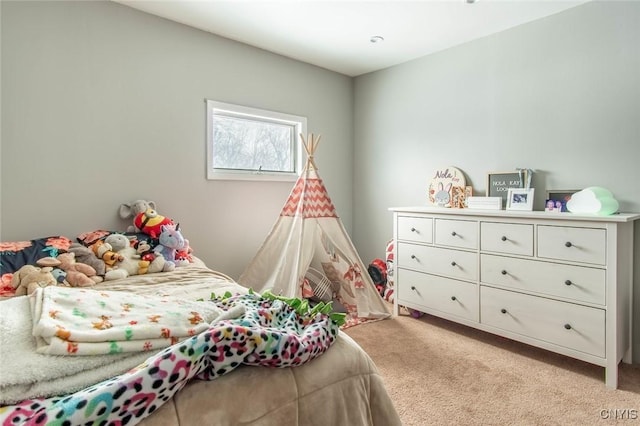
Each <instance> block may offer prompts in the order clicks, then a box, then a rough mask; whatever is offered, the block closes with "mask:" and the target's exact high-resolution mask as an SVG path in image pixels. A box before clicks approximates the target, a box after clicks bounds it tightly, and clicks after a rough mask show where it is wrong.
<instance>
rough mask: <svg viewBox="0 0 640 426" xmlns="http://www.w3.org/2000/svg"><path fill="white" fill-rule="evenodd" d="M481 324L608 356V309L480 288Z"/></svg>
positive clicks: (592, 353) (580, 350)
mask: <svg viewBox="0 0 640 426" xmlns="http://www.w3.org/2000/svg"><path fill="white" fill-rule="evenodd" d="M480 318H481V323H483V324H485V325H489V326H492V327H497V328H500V329H502V330H507V331H510V332H513V333H517V334H520V335H522V336H527V337H531V338H534V339H537V340H541V341H545V342H549V343H553V344H555V345H559V346H562V347H565V348H569V349H572V350H576V351H579V352H583V353H586V354H589V355H593V356H597V357H602V358H604V357H605V311H604V310H603V309H597V308H589V307H586V306H581V305H574V304H571V303H566V302H560V301H557V300H551V299H546V298H542V297H536V296H530V295H525V294H520V293H515V292H511V291H507V290H499V289H495V288H491V287H484V286H481V288H480Z"/></svg>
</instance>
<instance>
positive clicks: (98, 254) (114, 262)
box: [0, 200, 193, 297]
mask: <svg viewBox="0 0 640 426" xmlns="http://www.w3.org/2000/svg"><path fill="white" fill-rule="evenodd" d="M119 214H120V217H121V218H123V219H131V220H132V225H130V226H129V227H128V228H127V230H126V231H123V232H111V231H103V230H98V231H91V232H85V233H82V234H80V235H79V236H78V237H77V238H76V240H77V242H73V241H72V240H70V239H69V238H66V237H62V236H54V237H48V238H40V239H36V240H31V241H19V242H0V279H1V280H0V297H11V296H20V295H25V294H31V293H33V292H34V291H35V289H36V288H38V287H46V286H50V285H62V286H69V287H87V286H93V285H94V284H96V283H99V282H102V281H105V280H106V281H110V280H117V279H122V278H126V277H128V276H131V275H142V274H149V273H157V272H166V271H172V270H174V269H175V268H177V267H181V266H184V265H187V264H189V263H191V262H193V257H192V252H193V250H192V249H191V247H190V246H189V240H187V239H186V238H184V236H183V235H182V232H181V230H180V226H179V224H178V223H176V222H174V221H173V220H172V219H170V218H168V217H165V216H162V215H160V214H158V212H157V211H156V206H155V203H154V202H153V201H146V200H136V201H134V202H132V203H130V204H122V205H121V206H120V210H119Z"/></svg>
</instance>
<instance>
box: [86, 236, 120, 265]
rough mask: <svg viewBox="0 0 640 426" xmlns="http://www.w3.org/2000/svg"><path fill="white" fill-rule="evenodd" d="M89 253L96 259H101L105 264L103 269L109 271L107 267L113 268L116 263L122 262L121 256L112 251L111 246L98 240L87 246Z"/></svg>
mask: <svg viewBox="0 0 640 426" xmlns="http://www.w3.org/2000/svg"><path fill="white" fill-rule="evenodd" d="M89 248H90V249H91V251H93V253H94V254H95V255H96V257H98V259H102V261H103V262H104V264H105V269H109V267H113V265H115V263H116V262H118V261H121V260H122V256H121V255H119V254H118V253H116V252H115V251H113V247H111V244H106V243H105V242H104V240H98V241H96V242H95V243H93V244H92V245H91V246H89Z"/></svg>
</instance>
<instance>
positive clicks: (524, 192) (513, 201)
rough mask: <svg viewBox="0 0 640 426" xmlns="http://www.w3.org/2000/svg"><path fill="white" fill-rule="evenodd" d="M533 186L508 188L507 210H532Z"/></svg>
mask: <svg viewBox="0 0 640 426" xmlns="http://www.w3.org/2000/svg"><path fill="white" fill-rule="evenodd" d="M533 193H534V189H533V188H528V189H525V188H509V189H508V191H507V210H528V211H531V210H533Z"/></svg>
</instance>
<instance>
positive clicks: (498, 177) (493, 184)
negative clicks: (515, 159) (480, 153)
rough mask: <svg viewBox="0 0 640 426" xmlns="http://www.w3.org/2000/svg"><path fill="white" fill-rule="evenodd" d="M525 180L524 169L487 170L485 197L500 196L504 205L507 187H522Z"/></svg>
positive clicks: (525, 172)
mask: <svg viewBox="0 0 640 426" xmlns="http://www.w3.org/2000/svg"><path fill="white" fill-rule="evenodd" d="M526 182H527V171H526V170H520V171H518V170H516V171H513V172H489V173H488V174H487V197H500V198H502V204H503V205H505V203H506V201H507V194H508V192H509V188H524V187H525V184H526Z"/></svg>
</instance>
